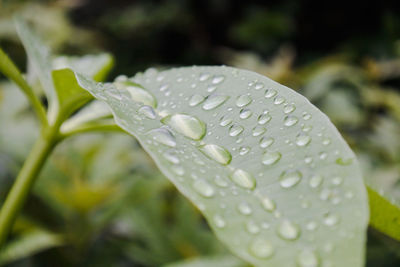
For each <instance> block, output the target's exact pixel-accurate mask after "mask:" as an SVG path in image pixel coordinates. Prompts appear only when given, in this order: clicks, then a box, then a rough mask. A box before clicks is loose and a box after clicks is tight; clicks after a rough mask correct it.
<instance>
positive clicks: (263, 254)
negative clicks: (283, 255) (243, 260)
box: [249, 239, 274, 259]
mask: <svg viewBox="0 0 400 267" xmlns="http://www.w3.org/2000/svg"><path fill="white" fill-rule="evenodd" d="M249 252H250V253H251V254H252V255H254V256H256V257H257V258H261V259H267V258H269V257H271V256H272V255H273V254H274V247H273V246H272V245H271V244H270V243H269V242H267V241H265V240H263V239H256V240H255V241H253V242H252V243H251V245H250V247H249Z"/></svg>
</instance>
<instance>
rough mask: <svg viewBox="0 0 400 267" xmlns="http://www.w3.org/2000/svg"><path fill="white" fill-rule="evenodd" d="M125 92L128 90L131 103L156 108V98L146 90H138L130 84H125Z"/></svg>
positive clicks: (137, 87)
mask: <svg viewBox="0 0 400 267" xmlns="http://www.w3.org/2000/svg"><path fill="white" fill-rule="evenodd" d="M124 85H125V86H126V87H125V88H126V90H128V92H129V94H130V95H131V97H132V99H133V101H136V102H140V103H143V104H145V105H147V106H151V107H153V108H155V107H156V106H157V101H156V98H155V97H154V96H153V95H152V94H151V93H150V92H149V91H147V90H145V89H143V88H140V87H139V86H136V85H134V84H132V83H130V82H125V83H124Z"/></svg>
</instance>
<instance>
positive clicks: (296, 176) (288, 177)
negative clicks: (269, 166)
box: [280, 171, 302, 188]
mask: <svg viewBox="0 0 400 267" xmlns="http://www.w3.org/2000/svg"><path fill="white" fill-rule="evenodd" d="M301 178H302V174H301V172H299V171H285V172H283V173H282V174H281V177H280V185H281V186H282V187H283V188H291V187H293V186H295V185H297V184H298V183H299V182H300V180H301Z"/></svg>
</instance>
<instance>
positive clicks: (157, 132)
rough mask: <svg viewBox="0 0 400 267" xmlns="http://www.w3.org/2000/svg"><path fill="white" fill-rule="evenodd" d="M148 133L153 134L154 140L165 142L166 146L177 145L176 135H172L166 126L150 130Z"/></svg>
mask: <svg viewBox="0 0 400 267" xmlns="http://www.w3.org/2000/svg"><path fill="white" fill-rule="evenodd" d="M147 134H149V135H151V136H152V138H153V140H155V141H156V142H158V143H161V144H164V145H166V146H170V147H175V146H176V141H175V137H174V136H173V135H172V133H171V132H170V131H168V130H167V129H164V128H158V129H153V130H151V131H149V132H148V133H147Z"/></svg>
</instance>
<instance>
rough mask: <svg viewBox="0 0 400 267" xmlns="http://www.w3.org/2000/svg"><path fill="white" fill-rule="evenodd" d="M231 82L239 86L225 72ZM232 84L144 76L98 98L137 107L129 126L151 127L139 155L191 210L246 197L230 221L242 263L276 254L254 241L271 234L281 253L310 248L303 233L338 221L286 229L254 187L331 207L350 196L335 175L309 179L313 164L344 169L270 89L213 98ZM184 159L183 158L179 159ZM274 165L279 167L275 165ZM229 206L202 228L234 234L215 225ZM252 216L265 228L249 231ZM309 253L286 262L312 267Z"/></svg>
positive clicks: (303, 117) (330, 218)
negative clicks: (156, 158) (161, 167)
mask: <svg viewBox="0 0 400 267" xmlns="http://www.w3.org/2000/svg"><path fill="white" fill-rule="evenodd" d="M232 77H233V78H234V79H237V80H240V81H243V80H244V78H240V75H239V74H238V72H237V71H235V70H233V71H232ZM232 77H228V76H227V75H226V74H224V75H222V74H216V75H215V74H211V73H208V72H202V73H200V74H197V73H196V72H194V74H193V75H192V76H191V77H186V76H180V75H179V73H178V74H177V76H176V78H175V80H171V79H170V78H168V82H167V81H165V80H166V76H165V75H164V74H163V73H157V72H156V71H155V70H150V71H148V72H146V73H145V74H144V75H143V76H141V77H139V79H127V78H126V77H119V78H118V79H117V80H116V82H115V83H114V84H115V85H116V86H117V89H118V90H115V89H112V90H108V91H107V90H106V92H105V94H107V95H108V96H111V97H113V98H114V100H116V101H120V100H122V99H123V98H126V97H130V98H131V99H132V100H133V101H134V102H136V103H139V104H138V108H137V112H136V113H137V115H138V117H137V118H138V120H137V121H138V124H139V125H146V123H147V122H146V120H148V121H154V123H149V124H148V125H154V126H155V127H154V128H152V129H147V130H146V131H145V134H144V135H145V136H146V138H147V140H148V142H147V143H148V145H149V146H150V147H152V149H155V151H157V152H159V153H160V154H161V155H162V159H161V160H162V161H164V162H166V164H167V166H169V167H168V168H169V170H170V171H171V172H172V173H173V175H175V176H176V177H178V178H177V180H178V181H179V182H181V183H182V184H190V187H191V188H192V190H193V191H194V192H196V194H198V195H199V196H200V197H201V198H202V199H204V200H199V201H198V202H196V203H197V204H198V205H199V208H200V209H201V210H203V211H204V212H206V209H207V200H212V199H213V198H217V197H218V198H221V199H224V197H225V196H228V195H229V196H230V197H234V196H238V195H242V194H246V195H248V198H249V200H248V201H239V203H238V204H237V205H235V210H236V211H237V212H238V214H239V216H243V220H240V221H243V222H244V224H243V227H244V230H245V231H246V232H247V233H249V235H250V236H251V237H250V238H249V241H248V245H247V247H248V250H247V252H246V253H249V254H251V255H253V256H254V257H256V258H259V259H269V258H272V257H274V255H275V254H277V253H278V251H277V249H278V248H277V247H276V246H275V243H274V242H276V240H275V239H274V238H272V239H271V240H269V239H268V238H265V236H266V235H264V234H263V233H265V232H266V231H274V233H275V236H276V237H277V238H279V239H280V240H282V242H286V243H287V244H289V243H290V242H294V241H296V240H298V239H301V237H302V236H303V235H304V236H306V237H307V238H309V239H310V240H312V239H313V238H314V237H313V235H312V233H315V232H317V231H318V229H320V227H321V225H323V226H324V227H329V228H335V227H337V226H338V225H340V222H341V217H340V215H339V214H336V213H334V212H326V213H323V214H322V213H321V216H320V217H319V218H312V219H311V218H310V220H308V221H307V222H304V221H299V222H297V221H293V220H295V218H288V217H287V216H286V214H285V213H286V211H285V210H282V209H280V203H279V199H274V197H273V195H276V194H274V192H271V193H269V192H268V191H266V190H264V189H265V188H264V187H263V186H261V185H259V183H260V184H262V185H264V186H265V185H268V184H276V185H278V186H279V188H280V190H282V191H284V192H286V191H288V190H295V189H296V187H300V188H302V190H303V191H305V189H304V188H305V187H307V188H309V189H308V190H309V192H310V194H313V195H317V197H318V199H320V200H322V201H326V202H329V204H330V205H337V204H340V202H341V201H342V200H343V199H342V198H343V197H345V198H347V199H351V198H352V192H350V191H348V192H345V193H344V192H343V190H340V186H341V185H342V184H343V182H344V181H343V178H342V177H341V176H340V173H338V175H337V176H334V177H326V176H325V175H324V173H321V172H319V171H317V172H314V171H313V169H315V167H316V166H318V164H325V163H327V162H328V163H329V162H332V161H333V162H334V163H335V164H336V165H337V166H347V165H350V164H351V163H352V159H351V158H343V157H341V154H340V152H339V151H337V152H336V153H329V152H328V151H330V150H329V149H328V148H329V146H331V145H332V140H331V137H330V136H329V135H326V134H325V131H324V130H325V129H324V128H320V129H318V130H319V132H318V133H317V134H315V133H314V132H315V130H316V128H317V127H318V125H315V124H314V123H313V121H312V119H313V118H312V115H311V113H312V112H311V111H309V110H307V109H306V107H304V106H301V107H297V106H296V104H295V103H293V102H291V101H290V100H288V99H286V96H284V95H283V94H281V93H280V92H279V91H278V89H275V88H273V87H272V86H270V85H269V84H265V83H263V82H261V81H258V80H250V81H247V87H246V88H244V89H245V90H243V92H242V93H241V94H239V95H232V94H230V92H229V90H228V89H226V88H225V90H222V89H220V87H221V86H223V85H224V83H226V82H227V80H228V79H230V78H232ZM154 80H156V84H157V88H156V89H155V91H153V90H147V89H145V87H146V84H147V83H149V84H150V83H154ZM188 80H190V82H188ZM136 81H137V83H136ZM138 83H140V84H142V85H143V87H142V86H141V85H139V84H138ZM174 83H176V84H178V85H179V84H180V83H185V84H190V86H188V87H190V88H187V91H186V92H179V93H178V95H177V93H176V92H174V91H173V90H174ZM231 84H232V83H230V85H231ZM124 90H125V91H124ZM102 93H104V92H102ZM156 95H157V97H158V98H159V99H157V98H156ZM169 97H175V98H179V101H178V100H175V101H169V100H168V98H169ZM164 98H165V99H164ZM162 99H163V100H162ZM160 100H161V102H160ZM159 102H160V103H159ZM260 103H262V106H263V108H262V109H260V108H259V106H260ZM191 111H193V112H191ZM193 114H196V115H193ZM201 114H206V116H204V118H208V119H202V118H201V116H200V115H201ZM135 116H136V115H135ZM157 122H161V124H159V123H158V124H157ZM143 127H144V126H143ZM144 128H145V127H144ZM213 131H214V132H215V133H213ZM282 140H284V141H282ZM217 141H218V142H217ZM224 143H225V144H231V145H223V144H224ZM312 146H315V147H319V148H321V150H320V151H319V152H318V153H317V154H315V153H314V152H312V151H314V150H315V149H314V150H311V149H310V147H312ZM323 148H327V149H326V150H324V149H323ZM190 149H192V150H190ZM189 150H190V151H191V152H190V153H187V151H189ZM297 150H301V151H302V153H301V154H307V153H308V151H310V152H309V155H306V156H304V157H303V158H301V159H299V158H296V155H297V154H296V151H297ZM293 151H294V152H293ZM197 152H200V154H199V153H197ZM249 159H251V161H252V162H255V161H257V164H258V167H257V168H246V165H245V164H241V161H242V160H245V161H248V160H249ZM283 161H284V162H285V163H282V164H284V165H282V164H280V163H281V162H283ZM210 166H211V167H210ZM251 166H254V165H251ZM282 166H283V167H282ZM301 166H305V167H301ZM210 168H211V170H212V169H213V168H214V169H215V170H216V171H215V173H213V172H212V171H211V172H210V171H208V170H209V169H210ZM279 170H280V171H279ZM277 171H279V173H277ZM270 173H271V174H272V173H275V174H274V177H270ZM210 174H212V177H210ZM257 177H258V178H257ZM187 179H189V180H187ZM275 190H277V189H275ZM239 192H240V193H239ZM310 199H314V200H315V198H310ZM298 202H299V205H300V206H301V208H304V209H308V208H309V207H310V206H312V205H311V204H310V201H309V200H307V199H306V197H304V196H302V197H299V201H298ZM203 203H204V204H203ZM213 203H214V202H213ZM233 203H235V201H234V202H233ZM229 205H231V204H230V203H225V202H224V201H222V202H221V204H220V206H219V207H218V208H215V209H213V211H212V216H211V218H210V220H211V223H212V224H213V225H214V226H215V227H216V228H218V229H220V230H221V231H223V230H226V231H227V230H228V229H230V227H236V225H235V224H232V225H231V223H230V221H229V220H228V219H227V218H225V215H224V214H225V213H226V210H227V206H229ZM283 206H285V205H283ZM259 207H261V208H262V209H263V210H264V212H265V214H266V215H265V216H264V217H265V218H267V219H265V220H262V221H259V220H258V218H259V216H257V217H254V218H253V216H252V215H253V214H254V211H255V210H258V209H259ZM206 214H207V213H206ZM274 240H275V241H274ZM318 249H319V248H314V247H312V248H305V249H304V250H302V251H299V252H298V253H297V256H296V259H295V261H296V262H297V264H298V265H299V266H301V267H313V266H315V267H316V266H320V264H321V257H320V255H319V253H320V252H318Z"/></svg>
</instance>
